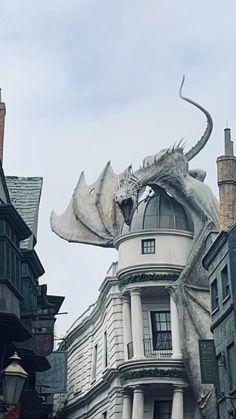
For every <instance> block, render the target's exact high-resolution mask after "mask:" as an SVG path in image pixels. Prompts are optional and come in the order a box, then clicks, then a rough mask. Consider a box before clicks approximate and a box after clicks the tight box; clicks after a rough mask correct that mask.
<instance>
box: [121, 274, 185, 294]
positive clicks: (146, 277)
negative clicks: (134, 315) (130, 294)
mask: <svg viewBox="0 0 236 419" xmlns="http://www.w3.org/2000/svg"><path fill="white" fill-rule="evenodd" d="M178 277H179V275H178V274H174V273H173V274H171V273H169V274H158V273H150V274H147V273H139V274H133V275H128V276H125V277H124V278H121V279H120V280H119V282H118V286H119V289H120V290H122V289H123V288H124V287H125V286H126V285H129V284H133V283H138V282H147V281H176V280H177V279H178Z"/></svg>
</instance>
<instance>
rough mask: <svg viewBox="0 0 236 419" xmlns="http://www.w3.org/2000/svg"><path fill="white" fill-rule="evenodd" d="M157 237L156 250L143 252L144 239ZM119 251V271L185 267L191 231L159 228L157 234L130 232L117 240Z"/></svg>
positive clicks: (190, 245)
mask: <svg viewBox="0 0 236 419" xmlns="http://www.w3.org/2000/svg"><path fill="white" fill-rule="evenodd" d="M145 239H155V241H156V252H155V253H154V254H144V255H143V254H142V251H141V249H142V244H141V242H142V240H145ZM116 246H118V251H119V262H118V272H120V271H123V270H124V269H128V268H136V267H144V266H145V265H146V266H147V265H153V266H156V267H158V266H160V267H162V266H163V265H165V266H166V267H168V266H176V267H177V268H178V267H180V268H183V267H184V266H185V265H186V262H187V259H188V255H189V253H190V251H191V247H192V235H191V233H184V232H178V231H176V232H173V231H171V232H170V231H169V232H168V231H164V230H162V231H161V230H158V231H157V233H156V234H153V233H152V234H151V233H150V234H147V233H145V234H141V233H139V234H138V235H137V234H132V235H131V234H130V235H129V236H127V237H124V236H123V237H122V238H120V239H118V240H117V241H116Z"/></svg>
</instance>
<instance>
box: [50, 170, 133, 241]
mask: <svg viewBox="0 0 236 419" xmlns="http://www.w3.org/2000/svg"><path fill="white" fill-rule="evenodd" d="M125 173H126V171H125V172H124V173H122V174H121V175H120V176H117V175H116V174H115V173H114V172H113V170H112V168H111V164H110V162H108V163H107V164H106V166H105V168H104V169H103V171H102V173H101V175H100V176H99V178H98V180H97V181H96V182H94V183H93V184H92V185H87V184H86V181H85V177H84V173H83V172H82V173H81V175H80V178H79V181H78V184H77V186H76V188H75V191H74V194H73V197H72V200H71V202H70V204H69V206H68V208H67V209H66V211H65V212H64V214H62V215H60V216H58V215H57V214H55V212H52V214H51V219H50V223H51V228H52V231H54V232H55V233H56V234H57V235H58V236H60V237H62V238H63V239H65V240H68V241H70V242H77V243H86V244H93V245H96V246H103V247H113V239H114V237H115V236H116V235H117V232H118V230H119V228H120V227H121V225H122V223H123V217H122V214H121V213H120V211H119V209H118V208H117V207H116V204H115V199H114V198H115V194H116V191H117V189H118V183H119V179H120V178H122V177H123V176H124V174H125Z"/></svg>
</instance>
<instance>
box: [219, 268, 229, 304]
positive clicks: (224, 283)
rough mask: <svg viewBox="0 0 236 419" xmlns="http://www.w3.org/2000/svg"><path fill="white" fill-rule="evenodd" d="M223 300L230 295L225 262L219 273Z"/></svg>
mask: <svg viewBox="0 0 236 419" xmlns="http://www.w3.org/2000/svg"><path fill="white" fill-rule="evenodd" d="M220 277H221V288H222V299H223V302H224V301H225V300H227V299H228V297H229V296H230V284H229V270H228V265H227V264H226V265H225V266H224V268H223V269H222V270H221V273H220Z"/></svg>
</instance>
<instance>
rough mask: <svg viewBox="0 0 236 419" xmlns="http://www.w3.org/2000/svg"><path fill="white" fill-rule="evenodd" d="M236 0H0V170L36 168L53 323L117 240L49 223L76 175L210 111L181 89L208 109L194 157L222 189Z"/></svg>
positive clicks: (133, 153)
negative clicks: (2, 119) (89, 242)
mask: <svg viewBox="0 0 236 419" xmlns="http://www.w3.org/2000/svg"><path fill="white" fill-rule="evenodd" d="M235 17H236V3H235V0H228V1H225V2H222V1H219V0H214V1H212V0H208V1H205V0H204V1H203V0H198V1H192V2H189V1H187V0H179V1H173V0H172V1H170V0H163V1H160V0H119V1H113V0H40V1H37V0H33V1H32V0H0V87H1V88H2V98H3V100H4V101H5V102H6V105H7V119H6V130H5V150H4V169H5V173H6V174H8V175H18V176H42V177H43V178H44V186H43V194H42V199H41V206H40V221H39V234H38V243H37V246H36V250H37V252H38V254H39V257H40V258H41V261H42V263H43V265H44V267H45V270H46V274H45V275H44V276H43V277H42V278H41V280H40V282H41V283H45V282H47V283H48V290H49V293H51V294H57V295H65V297H66V300H65V303H64V305H63V307H62V311H68V312H69V314H68V315H65V316H59V317H58V321H57V334H58V335H62V334H63V333H64V332H65V331H66V330H67V329H68V328H69V326H70V325H71V323H72V322H73V321H74V320H75V319H76V317H77V316H78V315H80V314H81V313H82V312H83V311H84V310H85V309H86V308H87V306H88V305H89V304H91V303H93V302H94V301H95V300H96V298H97V295H98V288H99V285H100V284H101V282H102V280H103V279H104V276H105V274H106V271H107V269H108V268H109V266H110V264H111V262H112V261H114V260H116V258H117V254H116V251H115V250H109V249H108V250H107V249H102V248H97V247H93V246H86V245H81V244H70V243H67V242H66V241H64V240H62V239H60V238H59V237H57V236H56V235H55V234H53V233H52V232H51V230H50V225H49V217H50V213H51V211H52V210H53V209H54V210H55V211H56V212H57V213H58V214H61V213H62V212H64V210H65V209H66V207H67V205H68V203H69V200H70V198H71V196H72V193H73V190H74V188H75V186H76V183H77V180H78V177H79V175H80V172H81V171H82V170H85V174H86V177H87V181H88V182H89V183H92V182H93V181H94V180H96V178H97V177H98V175H99V173H100V172H101V170H102V169H103V167H104V165H105V164H106V162H107V161H108V160H111V161H112V165H113V169H114V170H115V172H116V173H119V172H121V171H123V170H124V169H125V168H126V167H127V166H128V165H129V164H131V163H133V167H134V169H137V168H138V167H139V165H140V163H141V162H142V159H143V158H144V157H145V156H147V155H150V154H153V153H156V152H157V151H159V150H160V149H162V148H166V147H169V146H171V145H173V144H174V143H175V142H176V141H178V140H180V138H182V137H185V141H186V150H187V149H189V148H191V147H192V145H193V144H194V143H195V141H196V140H198V139H199V138H200V136H201V135H202V133H203V131H204V129H205V126H206V120H205V117H204V116H203V115H202V114H201V112H199V111H198V110H197V109H195V108H193V107H192V106H191V105H189V104H187V103H186V102H183V101H181V100H180V99H179V98H178V88H179V85H180V82H181V78H182V74H183V73H185V74H186V83H185V86H184V94H185V95H186V96H189V97H191V98H193V99H195V100H196V101H198V102H200V103H201V104H202V105H205V107H206V108H207V109H208V110H209V111H210V113H211V114H212V117H213V120H214V132H213V134H212V136H211V139H210V140H209V143H208V144H207V146H206V147H205V149H204V150H203V151H202V152H201V153H200V154H199V155H198V156H197V157H196V158H195V159H194V160H193V161H192V162H191V167H192V168H195V167H201V168H204V169H206V170H207V172H208V176H207V182H208V183H209V184H210V186H211V187H212V188H213V190H214V191H215V193H216V194H217V193H218V192H217V186H216V158H217V156H219V155H221V154H222V153H223V129H224V128H225V125H226V120H228V121H229V126H230V127H231V128H232V134H233V135H234V134H235V133H236V122H235V112H236V82H235V75H236V48H235V40H236V29H235V28H236V25H235Z"/></svg>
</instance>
